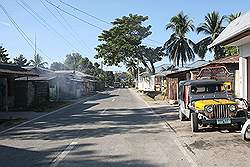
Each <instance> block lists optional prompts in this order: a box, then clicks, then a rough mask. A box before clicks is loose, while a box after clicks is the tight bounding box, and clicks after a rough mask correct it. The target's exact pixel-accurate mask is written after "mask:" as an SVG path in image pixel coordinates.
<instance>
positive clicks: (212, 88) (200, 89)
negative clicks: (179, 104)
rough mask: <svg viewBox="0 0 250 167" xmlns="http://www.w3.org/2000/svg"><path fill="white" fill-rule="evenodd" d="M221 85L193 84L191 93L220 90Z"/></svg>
mask: <svg viewBox="0 0 250 167" xmlns="http://www.w3.org/2000/svg"><path fill="white" fill-rule="evenodd" d="M222 87H223V85H221V84H211V85H195V86H191V93H192V94H207V93H209V94H210V93H217V92H222V91H223V90H222Z"/></svg>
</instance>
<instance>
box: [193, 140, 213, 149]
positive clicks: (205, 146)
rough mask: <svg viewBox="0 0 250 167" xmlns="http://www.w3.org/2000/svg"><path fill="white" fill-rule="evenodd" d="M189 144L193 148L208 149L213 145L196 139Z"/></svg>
mask: <svg viewBox="0 0 250 167" xmlns="http://www.w3.org/2000/svg"><path fill="white" fill-rule="evenodd" d="M189 146H190V147H192V148H195V149H199V150H208V149H210V148H211V147H212V146H213V145H212V144H210V143H209V142H208V141H204V140H197V141H195V142H193V143H192V144H190V145H189Z"/></svg>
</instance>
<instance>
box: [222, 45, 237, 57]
mask: <svg viewBox="0 0 250 167" xmlns="http://www.w3.org/2000/svg"><path fill="white" fill-rule="evenodd" d="M224 50H225V55H226V56H235V55H238V54H239V49H238V47H236V46H225V47H224Z"/></svg>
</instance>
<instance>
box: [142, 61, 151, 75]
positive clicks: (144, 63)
mask: <svg viewBox="0 0 250 167" xmlns="http://www.w3.org/2000/svg"><path fill="white" fill-rule="evenodd" d="M142 64H143V65H144V66H145V68H146V69H147V70H148V72H149V73H151V72H152V70H151V69H150V68H149V66H148V64H147V63H146V62H145V61H144V60H143V61H142Z"/></svg>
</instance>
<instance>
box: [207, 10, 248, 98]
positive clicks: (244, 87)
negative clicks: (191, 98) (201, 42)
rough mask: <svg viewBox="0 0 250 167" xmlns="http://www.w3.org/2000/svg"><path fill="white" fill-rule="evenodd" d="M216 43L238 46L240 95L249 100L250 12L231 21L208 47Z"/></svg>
mask: <svg viewBox="0 0 250 167" xmlns="http://www.w3.org/2000/svg"><path fill="white" fill-rule="evenodd" d="M216 45H222V46H237V47H238V48H239V56H240V57H239V76H240V77H239V88H240V97H242V98H245V99H247V100H248V101H249V102H250V12H248V13H246V14H244V15H242V16H240V17H238V18H237V19H235V20H234V21H232V22H231V23H230V24H229V25H228V26H227V27H226V28H225V29H224V31H222V33H221V34H220V35H219V36H218V37H217V38H216V39H215V40H214V41H213V43H212V44H211V45H209V47H210V48H211V47H214V46H216Z"/></svg>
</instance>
